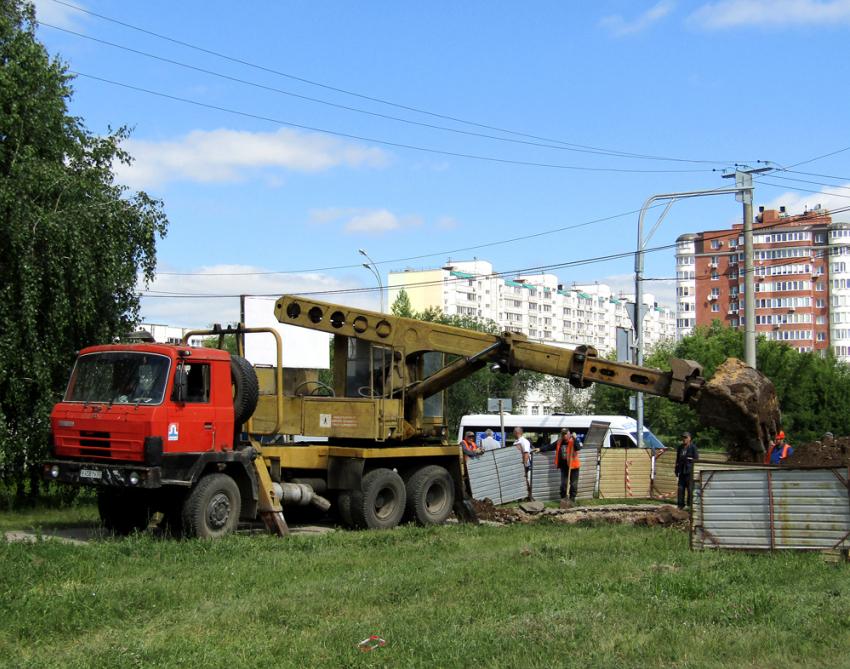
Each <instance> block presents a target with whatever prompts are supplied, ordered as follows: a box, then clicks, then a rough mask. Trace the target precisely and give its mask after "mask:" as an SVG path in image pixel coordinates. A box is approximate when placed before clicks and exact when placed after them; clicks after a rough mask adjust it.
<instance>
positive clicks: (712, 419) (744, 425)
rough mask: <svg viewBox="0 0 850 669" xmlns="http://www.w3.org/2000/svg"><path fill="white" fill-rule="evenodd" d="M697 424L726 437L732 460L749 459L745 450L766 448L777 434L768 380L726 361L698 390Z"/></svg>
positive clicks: (738, 363) (776, 409)
mask: <svg viewBox="0 0 850 669" xmlns="http://www.w3.org/2000/svg"><path fill="white" fill-rule="evenodd" d="M697 410H698V412H699V415H700V423H702V424H703V425H709V426H711V427H716V428H717V429H718V430H721V431H723V432H725V433H726V434H727V435H728V437H729V445H728V446H727V450H728V451H729V453H730V454H732V455H733V456H735V459H736V460H739V461H740V460H741V459H745V461H746V460H750V459H752V455H751V454H748V453H747V451H750V452H752V451H761V449H762V448H766V447H767V445H768V443H769V442H770V439H772V438H773V435H774V434H776V433H777V432H779V429H780V419H781V414H780V411H779V401H778V399H777V397H776V388H775V387H774V385H773V384H772V383H771V382H770V380H769V379H768V378H767V377H766V376H764V375H763V374H761V373H760V372H758V371H757V370H755V369H753V368H752V367H750V366H748V365H746V364H744V363H743V362H741V361H740V360H737V359H736V358H729V359H728V360H726V361H725V362H724V363H723V364H721V365H720V366H719V367H718V368H717V371H716V372H715V373H714V378H712V379H711V381H709V382H707V383H706V384H705V385H704V386H703V388H702V390H701V391H700V396H699V399H698V400H697Z"/></svg>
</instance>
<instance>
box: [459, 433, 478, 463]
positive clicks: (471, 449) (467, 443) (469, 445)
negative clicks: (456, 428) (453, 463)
mask: <svg viewBox="0 0 850 669" xmlns="http://www.w3.org/2000/svg"><path fill="white" fill-rule="evenodd" d="M460 445H461V446H463V464H466V463H467V462H469V458H471V457H473V456H475V455H478V445H477V444H476V443H475V432H471V431H470V432H467V433H466V434H465V435H464V436H463V441H461V442H460Z"/></svg>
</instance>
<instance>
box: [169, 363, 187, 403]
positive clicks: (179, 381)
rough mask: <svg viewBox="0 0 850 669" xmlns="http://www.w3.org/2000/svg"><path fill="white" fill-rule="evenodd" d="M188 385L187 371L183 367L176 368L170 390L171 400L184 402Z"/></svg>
mask: <svg viewBox="0 0 850 669" xmlns="http://www.w3.org/2000/svg"><path fill="white" fill-rule="evenodd" d="M188 386H189V372H187V371H186V370H185V369H183V368H182V367H181V368H178V369H177V371H176V372H174V389H173V390H172V391H171V401H172V402H185V401H186V395H187V388H188Z"/></svg>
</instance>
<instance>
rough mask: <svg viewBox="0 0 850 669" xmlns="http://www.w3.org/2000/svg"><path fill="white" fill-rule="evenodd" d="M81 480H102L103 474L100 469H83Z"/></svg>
mask: <svg viewBox="0 0 850 669" xmlns="http://www.w3.org/2000/svg"><path fill="white" fill-rule="evenodd" d="M80 478H81V479H102V478H103V472H102V471H100V470H99V469H81V470H80Z"/></svg>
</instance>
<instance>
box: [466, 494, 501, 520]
mask: <svg viewBox="0 0 850 669" xmlns="http://www.w3.org/2000/svg"><path fill="white" fill-rule="evenodd" d="M472 508H473V509H475V515H476V516H478V520H496V505H495V504H493V500H492V499H490V498H489V497H485V498H484V499H483V500H482V499H473V500H472Z"/></svg>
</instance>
